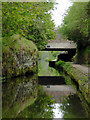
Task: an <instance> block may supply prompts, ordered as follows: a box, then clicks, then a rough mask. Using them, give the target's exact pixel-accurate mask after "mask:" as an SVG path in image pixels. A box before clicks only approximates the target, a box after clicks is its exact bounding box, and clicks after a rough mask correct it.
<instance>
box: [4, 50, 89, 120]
mask: <svg viewBox="0 0 90 120" xmlns="http://www.w3.org/2000/svg"><path fill="white" fill-rule="evenodd" d="M49 59H56V53H54V52H52V53H51V52H44V53H43V52H40V54H39V62H38V74H35V75H33V76H28V77H27V76H22V77H19V78H12V79H7V80H5V81H4V82H3V85H2V86H3V87H2V91H3V92H2V96H3V97H2V103H3V104H2V117H3V118H30V119H32V118H36V119H37V118H46V119H48V118H51V120H54V119H55V118H59V119H60V118H62V120H64V118H67V120H68V119H69V118H77V120H78V118H85V120H87V118H88V113H87V110H86V108H85V105H83V104H84V102H83V103H82V101H81V100H80V97H79V95H78V91H77V90H76V89H75V88H74V87H73V86H72V84H71V82H67V81H68V79H67V80H65V79H64V77H63V75H62V73H59V72H58V71H57V70H55V69H54V68H50V67H49V62H48V61H49ZM49 80H50V81H49ZM43 81H44V82H43ZM57 81H58V82H57ZM59 81H60V82H59ZM63 81H64V82H63ZM60 120H61V119H60Z"/></svg>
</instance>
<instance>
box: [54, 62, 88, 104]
mask: <svg viewBox="0 0 90 120" xmlns="http://www.w3.org/2000/svg"><path fill="white" fill-rule="evenodd" d="M59 63H60V64H59ZM61 63H63V64H61ZM56 67H57V68H58V69H60V68H62V69H63V71H65V72H66V73H67V74H68V75H69V76H70V77H71V78H72V79H74V80H75V81H76V82H77V83H78V85H79V90H80V91H81V92H82V94H83V96H84V97H85V99H86V101H87V102H88V103H90V99H89V98H90V96H89V88H88V84H89V80H88V76H87V75H84V74H83V73H82V72H81V71H80V70H77V69H76V68H74V67H73V66H72V65H71V64H70V63H68V62H67V63H65V62H64V61H63V62H60V61H58V62H57V63H56Z"/></svg>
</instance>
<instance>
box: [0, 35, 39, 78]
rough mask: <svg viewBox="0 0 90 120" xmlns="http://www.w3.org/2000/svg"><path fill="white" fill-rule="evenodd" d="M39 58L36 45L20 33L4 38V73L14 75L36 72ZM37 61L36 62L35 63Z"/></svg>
mask: <svg viewBox="0 0 90 120" xmlns="http://www.w3.org/2000/svg"><path fill="white" fill-rule="evenodd" d="M37 60H38V50H37V47H36V45H35V44H34V43H33V42H32V41H30V40H27V39H25V38H24V37H22V36H20V35H13V36H11V37H9V38H8V37H4V38H2V75H3V77H14V76H19V75H24V74H25V73H26V72H28V73H30V72H35V68H36V66H37ZM33 63H35V64H33Z"/></svg>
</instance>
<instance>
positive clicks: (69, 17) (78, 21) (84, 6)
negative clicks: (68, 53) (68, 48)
mask: <svg viewBox="0 0 90 120" xmlns="http://www.w3.org/2000/svg"><path fill="white" fill-rule="evenodd" d="M89 7H90V2H74V3H73V5H72V6H71V7H70V8H69V9H68V10H67V14H66V15H65V17H64V20H63V24H62V25H61V27H59V29H58V30H59V32H60V33H61V34H62V35H63V36H65V37H66V38H67V39H69V40H72V41H74V42H76V43H77V55H76V60H75V62H77V63H87V61H85V59H88V57H87V58H85V59H84V55H83V53H84V50H85V49H86V48H87V47H88V46H89V44H90V39H89V24H90V14H89V11H90V9H89Z"/></svg>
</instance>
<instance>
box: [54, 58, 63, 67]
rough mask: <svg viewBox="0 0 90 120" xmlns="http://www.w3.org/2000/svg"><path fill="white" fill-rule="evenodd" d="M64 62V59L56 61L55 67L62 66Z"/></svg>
mask: <svg viewBox="0 0 90 120" xmlns="http://www.w3.org/2000/svg"><path fill="white" fill-rule="evenodd" d="M64 64H65V62H64V61H62V60H60V61H57V62H56V67H58V66H61V67H63V65H64Z"/></svg>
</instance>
